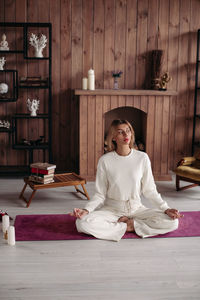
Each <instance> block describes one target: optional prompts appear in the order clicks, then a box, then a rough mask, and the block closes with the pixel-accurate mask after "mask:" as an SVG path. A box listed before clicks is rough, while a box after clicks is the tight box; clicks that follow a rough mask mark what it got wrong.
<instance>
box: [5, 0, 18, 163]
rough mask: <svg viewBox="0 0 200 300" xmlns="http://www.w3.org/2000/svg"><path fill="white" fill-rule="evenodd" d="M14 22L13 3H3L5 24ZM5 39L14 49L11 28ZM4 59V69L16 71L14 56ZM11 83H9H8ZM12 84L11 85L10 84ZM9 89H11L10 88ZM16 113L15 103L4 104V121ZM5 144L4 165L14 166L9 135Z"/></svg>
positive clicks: (15, 158)
mask: <svg viewBox="0 0 200 300" xmlns="http://www.w3.org/2000/svg"><path fill="white" fill-rule="evenodd" d="M13 19H14V22H15V1H11V2H9V1H5V22H12V21H13ZM6 31H7V33H6V37H7V40H8V43H9V48H10V49H15V47H16V32H15V29H13V28H12V27H7V29H6ZM5 58H6V69H11V70H13V69H14V70H16V54H11V55H10V54H8V55H5ZM10 83H11V82H10ZM11 84H12V83H11ZM10 88H11V87H10ZM15 112H16V102H8V103H6V119H7V118H11V117H12V115H13V114H14V113H15ZM5 143H6V164H8V163H10V164H11V165H16V163H17V153H16V151H15V150H13V149H12V139H11V135H10V134H6V135H5Z"/></svg>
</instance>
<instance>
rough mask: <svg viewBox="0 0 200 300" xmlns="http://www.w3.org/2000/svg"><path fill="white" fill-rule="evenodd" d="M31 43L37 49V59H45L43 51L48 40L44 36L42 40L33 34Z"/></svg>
mask: <svg viewBox="0 0 200 300" xmlns="http://www.w3.org/2000/svg"><path fill="white" fill-rule="evenodd" d="M29 43H30V45H31V46H33V47H34V48H35V57H43V54H42V51H43V49H44V48H45V47H46V44H47V38H46V36H45V35H44V34H42V35H41V37H40V38H38V36H37V35H36V34H34V33H32V34H31V36H30V39H29Z"/></svg>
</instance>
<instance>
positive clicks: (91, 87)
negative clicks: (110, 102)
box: [88, 69, 95, 91]
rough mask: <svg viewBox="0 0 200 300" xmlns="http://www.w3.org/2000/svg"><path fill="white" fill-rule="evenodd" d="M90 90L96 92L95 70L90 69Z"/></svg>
mask: <svg viewBox="0 0 200 300" xmlns="http://www.w3.org/2000/svg"><path fill="white" fill-rule="evenodd" d="M88 89H89V90H91V91H92V90H95V76H94V70H92V69H90V70H89V71H88Z"/></svg>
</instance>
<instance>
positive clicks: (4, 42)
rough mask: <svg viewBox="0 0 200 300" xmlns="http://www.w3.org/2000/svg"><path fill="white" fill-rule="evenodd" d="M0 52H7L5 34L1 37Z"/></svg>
mask: <svg viewBox="0 0 200 300" xmlns="http://www.w3.org/2000/svg"><path fill="white" fill-rule="evenodd" d="M0 50H9V47H8V42H7V41H6V35H5V33H4V34H3V35H2V41H1V42H0Z"/></svg>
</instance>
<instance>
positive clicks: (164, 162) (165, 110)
mask: <svg viewBox="0 0 200 300" xmlns="http://www.w3.org/2000/svg"><path fill="white" fill-rule="evenodd" d="M162 100H163V107H162V148H161V174H168V170H169V169H168V162H169V157H170V153H168V149H169V101H170V99H169V97H168V96H166V97H163V99H162ZM166 158H167V159H166Z"/></svg>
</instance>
